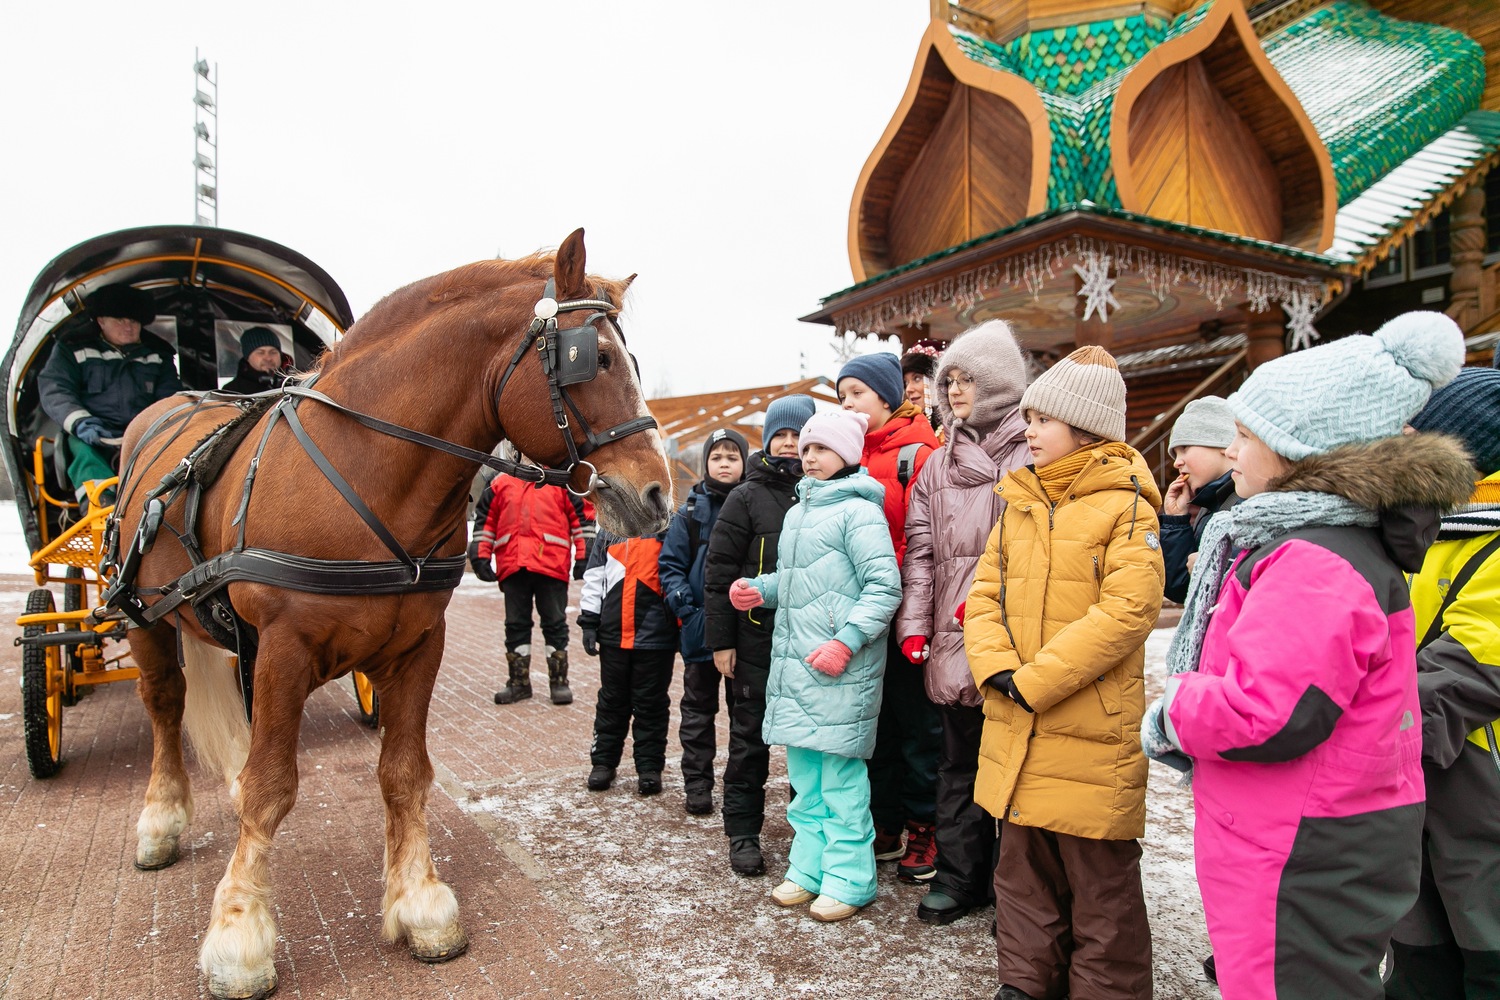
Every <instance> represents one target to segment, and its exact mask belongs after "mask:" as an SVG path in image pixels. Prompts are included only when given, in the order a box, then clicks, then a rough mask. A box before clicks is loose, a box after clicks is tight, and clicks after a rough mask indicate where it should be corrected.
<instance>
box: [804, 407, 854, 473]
mask: <svg viewBox="0 0 1500 1000" xmlns="http://www.w3.org/2000/svg"><path fill="white" fill-rule="evenodd" d="M869 425H870V418H869V416H868V415H867V414H864V413H855V412H854V411H853V410H824V411H823V412H822V413H814V414H813V415H812V416H811V417H809V418H808V421H807V423H805V424H803V425H802V436H801V437H799V438H797V447H798V448H799V449H800V450H802V451H804V452H805V451H807V446H808V445H810V444H820V445H822V446H823V447H825V448H827V449H829V450H830V451H832V452H833V453H834V454H835V455H837V456H838V457H839V458H842V459H843V460H844V464H845V465H858V464H859V456H860V455H862V454H864V450H865V428H866V427H868V426H869Z"/></svg>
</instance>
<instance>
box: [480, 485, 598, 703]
mask: <svg viewBox="0 0 1500 1000" xmlns="http://www.w3.org/2000/svg"><path fill="white" fill-rule="evenodd" d="M593 521H594V511H593V506H592V505H591V504H589V503H588V502H587V501H584V500H581V499H579V498H577V497H574V496H571V495H570V494H569V493H568V491H567V490H564V489H563V488H562V487H560V486H543V487H541V488H540V489H538V488H537V487H536V486H534V485H532V484H531V483H527V482H523V481H521V480H519V479H514V478H512V477H510V476H496V477H495V478H494V479H493V480H491V481H490V484H489V485H488V486H486V487H485V488H484V493H483V494H481V496H480V498H479V505H478V507H477V508H476V510H475V517H474V523H475V525H476V531H475V536H474V538H475V543H476V544H475V553H474V555H475V558H474V560H473V566H474V575H475V576H477V577H479V578H480V579H481V580H489V581H495V580H498V581H499V582H500V592H501V593H502V594H504V595H505V660H506V665H507V667H508V668H509V671H510V683H509V684H507V685H505V687H503V688H501V689H500V690H499V691H496V692H495V704H497V705H510V704H513V703H514V702H518V701H522V700H524V699H526V698H530V697H531V628H532V618H531V609H532V606H533V605H535V607H536V613H537V617H538V618H540V619H541V620H542V637H543V638H544V639H545V640H546V643H547V680H548V684H549V689H550V693H551V696H552V704H554V705H567V704H570V703H571V702H572V701H573V692H572V690H571V689H570V688H569V687H568V618H567V606H568V578H569V576H570V575H571V576H572V577H573V578H574V579H582V577H583V564H584V560H585V559H586V558H587V555H588V553H587V550H586V547H585V544H584V539H585V534H586V533H592V528H593ZM481 525H482V527H481Z"/></svg>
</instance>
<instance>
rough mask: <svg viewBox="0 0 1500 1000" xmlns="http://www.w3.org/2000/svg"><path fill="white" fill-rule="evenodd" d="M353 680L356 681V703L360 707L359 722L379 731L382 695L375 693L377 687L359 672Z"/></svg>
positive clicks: (355, 673)
mask: <svg viewBox="0 0 1500 1000" xmlns="http://www.w3.org/2000/svg"><path fill="white" fill-rule="evenodd" d="M351 679H352V680H353V681H354V701H355V704H357V705H358V706H359V721H360V722H363V723H364V724H365V725H367V726H369V727H370V728H371V729H379V728H380V695H378V694H376V693H375V685H374V684H371V683H370V678H368V677H366V676H365V675H364V674H362V673H360V672H359V671H358V670H356V671H354V674H353V676H352V678H351Z"/></svg>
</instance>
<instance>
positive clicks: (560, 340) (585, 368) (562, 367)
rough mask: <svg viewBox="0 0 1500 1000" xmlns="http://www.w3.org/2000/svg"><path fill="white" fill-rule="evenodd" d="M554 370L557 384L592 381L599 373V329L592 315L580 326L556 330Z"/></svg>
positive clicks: (564, 384)
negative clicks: (595, 325) (595, 326)
mask: <svg viewBox="0 0 1500 1000" xmlns="http://www.w3.org/2000/svg"><path fill="white" fill-rule="evenodd" d="M599 315H603V314H602V313H601V314H599ZM556 372H557V384H558V385H559V386H567V385H578V384H579V383H580V382H592V381H593V380H594V378H595V376H597V375H598V374H599V331H598V330H596V329H594V318H593V317H590V319H589V321H588V322H587V323H584V324H583V325H582V326H577V327H573V328H571V329H568V330H559V331H557V362H556Z"/></svg>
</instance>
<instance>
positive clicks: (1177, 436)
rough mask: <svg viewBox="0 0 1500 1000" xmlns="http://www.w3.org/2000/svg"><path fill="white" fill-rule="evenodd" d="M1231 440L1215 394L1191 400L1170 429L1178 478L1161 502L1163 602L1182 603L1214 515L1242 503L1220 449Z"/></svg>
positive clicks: (1228, 419)
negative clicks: (1201, 539)
mask: <svg viewBox="0 0 1500 1000" xmlns="http://www.w3.org/2000/svg"><path fill="white" fill-rule="evenodd" d="M1233 440H1234V417H1233V416H1231V415H1230V413H1229V406H1228V404H1226V403H1225V402H1224V400H1223V399H1221V398H1219V397H1218V396H1203V397H1201V398H1199V399H1195V400H1193V401H1192V402H1191V403H1189V404H1188V405H1187V407H1186V408H1185V409H1183V411H1182V416H1180V417H1178V418H1177V422H1176V423H1174V424H1173V425H1172V436H1171V437H1170V438H1168V439H1167V451H1168V452H1169V453H1170V454H1171V456H1172V466H1173V467H1174V468H1175V469H1176V470H1177V471H1178V473H1179V475H1178V477H1177V479H1176V480H1174V481H1173V483H1172V485H1171V486H1168V487H1167V493H1166V496H1164V497H1163V498H1162V504H1161V557H1162V562H1163V563H1164V564H1165V566H1166V570H1167V585H1166V598H1167V600H1169V601H1176V602H1177V603H1179V604H1181V603H1182V602H1183V600H1184V599H1186V598H1187V589H1188V577H1189V576H1190V575H1191V574H1192V571H1193V560H1194V558H1195V555H1196V553H1197V551H1198V540H1199V539H1200V538H1202V537H1203V532H1204V531H1205V530H1206V529H1207V528H1208V522H1209V521H1211V520H1212V519H1213V517H1214V515H1216V514H1218V513H1219V512H1221V511H1226V510H1228V509H1229V508H1230V507H1233V506H1234V505H1235V504H1237V503H1239V502H1240V498H1239V495H1238V494H1236V493H1235V492H1234V480H1233V478H1232V477H1231V476H1230V475H1229V459H1228V458H1226V457H1225V455H1224V449H1225V448H1228V447H1229V443H1230V442H1231V441H1233Z"/></svg>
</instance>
